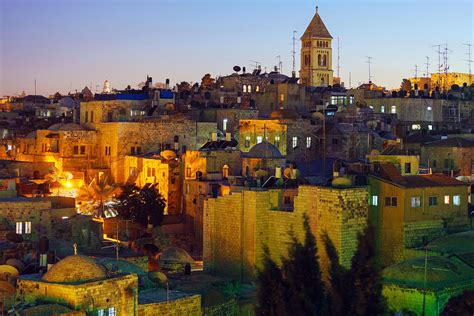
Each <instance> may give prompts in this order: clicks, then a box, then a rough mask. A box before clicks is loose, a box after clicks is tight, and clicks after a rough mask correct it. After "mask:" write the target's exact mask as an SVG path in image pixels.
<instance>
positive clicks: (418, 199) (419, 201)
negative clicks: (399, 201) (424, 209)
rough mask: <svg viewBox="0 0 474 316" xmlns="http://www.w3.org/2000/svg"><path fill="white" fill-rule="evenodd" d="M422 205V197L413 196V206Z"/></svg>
mask: <svg viewBox="0 0 474 316" xmlns="http://www.w3.org/2000/svg"><path fill="white" fill-rule="evenodd" d="M420 206H421V198H420V197H419V196H412V197H411V207H420Z"/></svg>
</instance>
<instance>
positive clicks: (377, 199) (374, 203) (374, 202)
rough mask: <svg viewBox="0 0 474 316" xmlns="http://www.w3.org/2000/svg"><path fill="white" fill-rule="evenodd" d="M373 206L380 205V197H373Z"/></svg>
mask: <svg viewBox="0 0 474 316" xmlns="http://www.w3.org/2000/svg"><path fill="white" fill-rule="evenodd" d="M372 205H373V206H377V205H379V197H378V195H372Z"/></svg>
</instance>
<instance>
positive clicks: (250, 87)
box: [247, 85, 252, 93]
mask: <svg viewBox="0 0 474 316" xmlns="http://www.w3.org/2000/svg"><path fill="white" fill-rule="evenodd" d="M247 92H248V93H251V92H252V86H251V85H248V86H247Z"/></svg>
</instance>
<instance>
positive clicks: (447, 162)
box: [444, 158, 454, 169]
mask: <svg viewBox="0 0 474 316" xmlns="http://www.w3.org/2000/svg"><path fill="white" fill-rule="evenodd" d="M444 169H454V159H449V158H448V159H445V160H444Z"/></svg>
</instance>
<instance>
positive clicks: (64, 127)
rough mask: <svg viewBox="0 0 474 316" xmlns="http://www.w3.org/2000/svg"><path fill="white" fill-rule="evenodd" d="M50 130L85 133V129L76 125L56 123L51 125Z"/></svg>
mask: <svg viewBox="0 0 474 316" xmlns="http://www.w3.org/2000/svg"><path fill="white" fill-rule="evenodd" d="M48 130H50V131H84V130H85V128H84V127H82V126H81V125H79V124H75V123H56V124H53V125H51V126H50V127H49V128H48Z"/></svg>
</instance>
